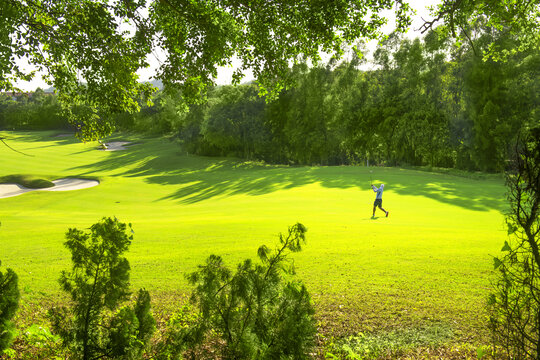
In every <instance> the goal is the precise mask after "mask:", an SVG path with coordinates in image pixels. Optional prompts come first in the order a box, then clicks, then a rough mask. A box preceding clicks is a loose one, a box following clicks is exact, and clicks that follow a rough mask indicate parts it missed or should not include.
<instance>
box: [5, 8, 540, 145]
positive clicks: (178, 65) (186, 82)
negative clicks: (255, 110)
mask: <svg viewBox="0 0 540 360" xmlns="http://www.w3.org/2000/svg"><path fill="white" fill-rule="evenodd" d="M539 9H540V0H531V1H527V2H521V1H516V0H504V1H492V0H483V1H481V0H454V1H451V0H444V1H443V2H442V3H441V4H440V5H439V6H438V7H436V8H434V9H433V17H434V20H433V21H428V22H426V24H425V25H424V29H428V28H431V27H433V26H434V25H436V23H437V20H441V21H442V22H443V24H444V26H445V27H444V29H446V31H447V32H448V33H451V34H453V35H454V36H456V37H459V36H460V35H463V36H468V33H467V31H466V25H467V24H470V23H471V22H474V20H475V19H476V18H477V17H478V16H479V15H481V14H485V15H487V16H488V18H489V21H490V25H492V26H494V27H496V28H508V31H510V32H511V33H512V34H517V35H516V37H517V38H518V40H519V42H518V46H517V47H516V49H514V50H511V51H518V50H519V49H522V48H530V47H532V46H536V45H537V44H538V39H539V38H540V35H539V34H540V30H539V29H538V26H536V23H537V20H538V14H539ZM385 10H390V11H393V12H394V13H395V17H396V29H397V30H398V31H405V30H406V29H407V28H408V27H409V25H410V23H411V20H410V15H411V14H412V12H413V10H412V9H411V7H410V5H409V4H408V2H407V1H404V0H369V1H365V0H335V1H326V0H276V1H267V0H249V1H248V0H206V1H193V0H148V1H147V0H112V1H109V0H5V1H2V2H1V3H0V22H1V23H2V26H1V27H0V90H10V89H13V88H14V84H15V82H16V80H18V79H29V78H31V77H32V76H33V73H32V72H25V69H24V67H23V66H21V63H24V62H25V61H26V62H28V63H29V64H32V65H34V66H35V67H36V68H37V69H38V70H41V71H43V72H44V73H45V74H46V75H45V77H46V80H47V81H48V82H49V83H50V84H51V85H53V86H54V87H55V88H56V90H57V91H58V94H59V96H60V100H61V103H62V104H65V105H69V106H66V111H67V116H68V118H70V119H71V120H70V121H72V123H74V124H76V125H77V126H78V127H79V131H80V133H81V135H82V138H83V139H85V140H91V139H93V138H95V136H99V135H103V134H106V133H108V132H110V131H111V126H110V124H109V123H108V122H107V121H105V120H103V117H102V116H101V115H102V114H100V113H98V110H97V109H98V108H99V109H100V110H99V111H100V112H102V113H118V112H123V111H128V112H133V111H136V110H138V109H139V108H140V105H141V103H143V102H144V101H145V100H148V99H149V97H150V95H151V93H152V86H151V85H150V84H147V83H141V82H139V81H138V76H137V74H136V71H137V70H138V69H140V68H144V67H147V66H148V61H147V59H148V56H149V54H152V53H153V52H155V51H160V52H163V53H164V58H165V59H164V60H163V62H162V63H161V65H160V67H159V69H158V70H157V74H156V75H155V77H156V78H158V79H161V80H162V81H163V83H164V84H165V86H166V87H167V88H178V89H180V90H181V93H182V96H183V97H184V98H185V99H187V100H189V101H191V102H194V101H197V100H200V99H203V98H204V94H205V93H206V90H207V88H208V86H209V85H212V84H213V83H214V79H215V78H216V76H217V69H218V67H219V66H227V65H230V64H232V61H233V59H235V58H236V59H239V61H240V64H241V65H240V67H239V68H238V69H237V70H236V72H235V74H234V76H233V81H234V82H235V83H238V82H239V81H240V80H241V78H242V72H243V71H244V70H246V69H251V70H252V71H253V73H254V75H255V76H256V78H257V80H258V82H259V84H260V85H261V92H262V93H263V94H269V95H275V94H277V93H278V92H279V91H280V90H281V89H282V88H283V87H284V85H286V84H287V83H288V80H290V79H288V74H290V72H289V71H288V69H289V68H290V67H291V66H292V65H295V64H297V63H299V62H303V61H305V60H306V59H308V60H311V61H313V62H314V63H317V62H318V61H319V60H320V52H321V51H325V52H328V53H331V54H334V55H337V56H339V55H341V54H342V53H343V48H344V45H354V43H355V41H356V40H358V39H381V38H383V37H384V35H383V33H382V30H381V29H382V27H383V26H384V25H385V24H386V22H387V19H386V18H385V16H384V14H386V13H388V12H386V13H385ZM456 29H457V30H458V35H456ZM496 50H497V49H496V46H494V47H493V48H492V49H490V51H492V52H495V51H496ZM504 51H509V50H507V49H505V50H504ZM96 134H97V135H96Z"/></svg>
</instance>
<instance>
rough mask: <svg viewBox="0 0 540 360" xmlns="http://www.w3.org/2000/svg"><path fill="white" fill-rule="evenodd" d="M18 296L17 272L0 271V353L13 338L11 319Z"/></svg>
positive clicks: (16, 306)
mask: <svg viewBox="0 0 540 360" xmlns="http://www.w3.org/2000/svg"><path fill="white" fill-rule="evenodd" d="M0 265H1V262H0ZM19 297H20V293H19V287H18V277H17V274H16V273H15V272H14V271H13V270H11V269H7V270H6V272H4V273H3V272H1V271H0V355H2V353H3V352H4V350H6V349H7V348H8V347H9V345H10V344H11V340H12V338H13V331H14V325H13V323H12V322H11V319H13V317H14V316H15V312H16V311H17V308H18V306H19Z"/></svg>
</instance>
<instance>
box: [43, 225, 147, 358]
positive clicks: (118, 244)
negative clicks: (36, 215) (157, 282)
mask: <svg viewBox="0 0 540 360" xmlns="http://www.w3.org/2000/svg"><path fill="white" fill-rule="evenodd" d="M129 227H130V228H131V225H130V226H129ZM126 228H127V227H126V224H124V223H120V222H119V221H118V220H117V219H116V218H114V219H112V218H103V219H102V220H101V221H100V222H98V223H96V224H94V225H92V226H91V227H90V232H89V233H88V232H84V231H81V230H78V229H69V230H68V232H67V233H66V239H67V241H66V242H65V245H66V247H67V248H68V249H69V250H70V251H71V256H72V257H71V258H72V262H73V266H72V270H71V271H63V272H62V275H61V277H60V284H61V285H62V288H63V290H64V291H65V292H67V293H68V294H69V295H70V297H71V301H72V305H71V306H70V307H69V308H67V307H60V308H54V309H52V310H51V318H52V321H53V329H54V331H55V332H56V333H57V334H58V335H60V337H61V338H62V340H63V342H64V346H65V347H68V348H69V349H70V350H71V351H72V352H73V353H74V354H75V355H76V356H77V358H81V359H85V360H87V359H95V358H101V357H124V358H139V357H140V356H141V354H142V352H143V351H144V348H145V346H146V344H147V343H148V341H149V338H150V336H151V335H152V333H153V331H154V328H155V321H154V319H153V317H152V315H151V313H150V295H149V294H148V292H147V291H146V290H143V289H141V290H139V293H138V295H137V299H136V303H135V305H134V306H133V307H130V306H124V307H121V308H119V306H120V304H121V303H122V302H124V301H125V300H127V299H128V297H129V270H130V267H129V262H128V261H127V259H126V258H125V257H123V256H122V255H123V253H124V252H125V251H127V250H128V248H129V245H130V244H131V241H132V239H133V236H132V235H128V234H127V233H126Z"/></svg>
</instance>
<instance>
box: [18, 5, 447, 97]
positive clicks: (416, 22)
mask: <svg viewBox="0 0 540 360" xmlns="http://www.w3.org/2000/svg"><path fill="white" fill-rule="evenodd" d="M409 3H410V4H411V6H412V7H413V9H415V10H416V12H417V14H416V15H415V16H413V22H412V25H411V28H410V30H409V31H408V32H407V34H406V37H408V38H411V39H412V38H415V37H419V36H421V34H420V32H419V31H417V29H419V28H420V26H421V25H422V24H423V22H422V19H421V18H422V17H423V18H424V19H430V16H429V11H428V10H427V9H426V8H427V7H428V6H432V5H435V4H438V3H440V0H425V1H422V0H409ZM388 17H389V24H388V25H387V27H386V28H387V31H388V32H389V31H391V30H392V29H393V28H394V24H393V21H394V19H393V17H391V16H388ZM376 46H377V43H376V41H372V42H371V43H368V49H369V51H370V52H371V53H373V51H374V49H375V48H376ZM368 58H369V57H368ZM148 61H149V63H150V67H149V68H146V69H140V70H139V71H138V72H137V73H138V74H139V76H140V80H141V81H148V80H151V79H152V76H153V75H154V74H155V70H156V69H157V67H158V66H159V65H158V64H159V61H158V60H157V59H156V57H155V56H153V55H150V57H149V58H148ZM235 64H239V61H238V60H233V66H231V67H221V68H219V70H218V77H217V79H216V82H217V84H219V85H227V84H230V83H231V81H232V74H233V71H234V69H235V68H236V67H237V66H238V65H235ZM23 69H25V70H31V69H32V68H31V67H28V66H23ZM245 75H246V76H245V77H244V79H243V80H242V82H247V81H251V80H253V74H252V73H251V72H248V73H246V74H245ZM17 85H18V86H19V87H20V88H21V89H22V90H24V91H33V90H35V89H36V88H38V87H41V88H42V89H46V88H48V87H50V86H49V85H48V84H47V83H45V81H43V80H42V79H41V75H40V74H39V73H38V74H37V75H36V76H35V78H34V79H33V80H32V81H30V82H28V81H19V82H18V83H17Z"/></svg>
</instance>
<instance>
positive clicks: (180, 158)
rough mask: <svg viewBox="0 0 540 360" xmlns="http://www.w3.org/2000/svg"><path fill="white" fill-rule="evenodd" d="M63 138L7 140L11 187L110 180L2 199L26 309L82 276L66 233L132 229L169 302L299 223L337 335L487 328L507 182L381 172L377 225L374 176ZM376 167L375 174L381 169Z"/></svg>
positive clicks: (325, 313)
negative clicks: (126, 225) (106, 222)
mask: <svg viewBox="0 0 540 360" xmlns="http://www.w3.org/2000/svg"><path fill="white" fill-rule="evenodd" d="M51 135H52V134H51V133H30V134H23V133H2V136H5V137H6V138H8V141H9V144H10V146H12V147H14V148H15V149H17V150H19V151H23V152H25V153H28V154H31V155H35V157H28V156H23V155H21V154H18V153H15V152H13V151H11V150H9V149H7V148H6V147H0V159H2V160H1V163H2V166H1V167H0V176H4V175H9V174H19V173H24V174H30V173H31V174H33V175H35V176H41V177H46V178H60V177H67V176H70V177H74V176H85V177H88V176H90V177H97V178H99V179H100V181H101V184H100V185H99V186H97V187H94V188H90V189H85V190H79V191H71V192H32V193H28V194H24V195H21V196H18V197H13V198H6V199H0V221H1V223H2V226H1V228H0V259H1V260H2V265H3V266H7V267H11V268H13V269H14V270H15V271H16V272H17V273H18V274H19V277H20V285H21V288H22V289H24V294H23V295H24V298H25V299H27V300H29V301H31V300H32V299H37V298H40V297H41V296H48V295H51V294H58V293H59V287H58V285H57V278H58V276H59V273H60V271H61V270H62V269H65V268H67V267H68V266H69V265H70V259H69V254H68V252H67V251H66V250H65V249H64V247H63V245H62V243H63V241H64V239H63V234H64V233H65V231H66V230H67V228H68V227H73V226H75V227H79V228H86V227H88V226H89V225H91V224H93V223H95V222H96V221H97V220H99V219H100V218H101V217H102V216H116V217H118V218H119V219H120V220H122V221H124V222H131V223H133V227H134V230H135V240H134V242H133V245H132V247H131V250H130V252H129V254H128V259H129V260H130V263H131V266H132V284H133V286H134V287H141V286H144V287H146V288H148V289H150V290H151V291H152V292H153V293H154V294H156V295H157V296H158V297H159V296H165V295H166V294H167V293H170V292H174V291H181V292H182V291H186V290H187V289H188V287H187V284H186V281H185V279H184V276H183V274H185V273H186V272H190V271H193V270H194V269H195V267H196V265H197V264H200V263H202V262H203V261H204V259H205V258H206V257H207V256H208V255H210V254H211V253H216V254H221V255H223V257H224V258H225V259H226V261H228V262H229V263H230V264H236V263H237V262H239V261H240V260H241V259H244V258H246V257H254V256H255V254H256V249H257V247H258V246H259V245H261V244H263V243H266V244H267V245H272V244H274V243H275V242H276V235H277V234H278V233H279V232H284V231H286V227H287V226H288V225H291V224H293V223H295V222H297V221H300V222H302V223H303V224H305V225H306V226H307V227H308V234H307V235H308V243H307V245H306V246H305V250H304V251H303V252H301V253H300V254H297V255H295V263H296V266H297V269H298V276H299V277H300V278H302V279H303V280H304V281H305V282H306V283H307V285H308V288H309V289H310V291H311V293H312V295H313V298H314V301H315V303H316V304H317V307H318V314H319V317H320V318H321V319H323V320H322V321H321V324H320V326H321V328H322V329H323V330H325V332H327V333H333V334H340V333H344V332H351V331H358V330H370V329H372V328H374V329H375V328H376V329H380V328H394V327H398V326H415V325H418V324H420V323H421V324H425V323H432V322H439V321H442V322H445V323H449V324H451V326H452V327H453V328H454V329H455V332H456V333H457V335H458V336H459V337H460V338H462V339H466V338H467V337H468V336H469V335H470V334H474V333H476V332H477V329H478V328H479V327H481V326H482V324H483V321H484V319H483V312H482V311H481V308H482V306H483V304H484V300H485V297H486V291H487V287H488V285H489V280H488V278H489V275H490V270H491V268H492V261H491V258H490V256H489V254H492V255H493V254H496V253H497V252H498V250H499V248H500V245H501V243H502V241H503V240H504V239H505V232H504V222H503V217H502V215H501V210H503V208H504V186H503V183H502V180H500V179H483V180H474V179H467V178H462V177H455V176H452V175H447V174H435V173H428V172H419V171H414V170H400V169H390V168H375V169H374V173H373V180H374V181H376V182H377V183H379V182H381V181H382V182H384V183H386V184H387V185H386V188H385V193H384V197H383V198H384V204H383V206H384V207H385V208H387V209H389V210H390V217H389V218H384V217H383V213H382V212H379V213H378V215H379V217H378V218H376V219H375V220H372V219H370V217H371V209H372V204H373V198H374V193H373V192H372V191H371V190H370V187H369V175H370V174H369V169H367V168H365V167H311V168H310V167H292V168H291V167H281V166H260V165H254V164H249V163H240V162H235V161H233V160H227V159H210V158H202V157H195V156H186V155H185V154H181V152H180V149H179V147H178V146H176V145H174V144H172V143H170V142H168V141H165V140H156V139H145V138H141V139H139V138H134V139H133V140H136V141H138V142H140V143H139V144H137V145H134V146H133V147H132V148H131V149H130V150H129V151H125V152H102V151H97V150H95V148H96V144H82V143H79V142H77V140H75V139H72V138H56V137H52V136H51ZM370 169H373V168H370Z"/></svg>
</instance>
